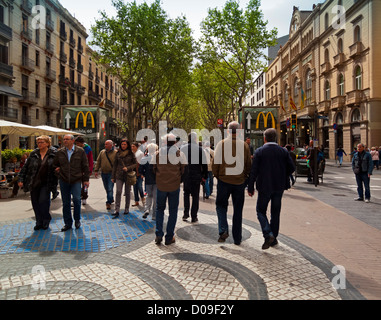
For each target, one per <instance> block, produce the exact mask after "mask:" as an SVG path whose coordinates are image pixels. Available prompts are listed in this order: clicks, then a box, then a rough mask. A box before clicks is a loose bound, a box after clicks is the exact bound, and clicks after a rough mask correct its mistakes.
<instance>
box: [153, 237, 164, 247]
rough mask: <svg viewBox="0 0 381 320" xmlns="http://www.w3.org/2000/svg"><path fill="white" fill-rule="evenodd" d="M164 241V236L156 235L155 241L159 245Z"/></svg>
mask: <svg viewBox="0 0 381 320" xmlns="http://www.w3.org/2000/svg"><path fill="white" fill-rule="evenodd" d="M162 241H163V237H159V236H156V238H155V243H156V244H157V245H159V244H161V242H162Z"/></svg>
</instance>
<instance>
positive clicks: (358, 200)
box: [354, 198, 364, 201]
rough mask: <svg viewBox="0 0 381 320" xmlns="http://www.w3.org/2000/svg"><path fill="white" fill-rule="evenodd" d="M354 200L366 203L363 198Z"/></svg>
mask: <svg viewBox="0 0 381 320" xmlns="http://www.w3.org/2000/svg"><path fill="white" fill-rule="evenodd" d="M354 200H355V201H364V199H363V198H355V199H354Z"/></svg>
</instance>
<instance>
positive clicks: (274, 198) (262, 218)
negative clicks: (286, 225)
mask: <svg viewBox="0 0 381 320" xmlns="http://www.w3.org/2000/svg"><path fill="white" fill-rule="evenodd" d="M282 196H283V192H273V193H272V194H270V195H268V194H263V193H260V192H259V193H258V199H257V217H258V220H259V223H260V225H261V228H262V233H263V237H264V238H267V237H269V236H270V235H273V236H274V237H275V238H276V237H277V236H278V234H279V222H280V210H281V207H282ZM270 201H271V210H270V212H271V221H270V223H269V220H268V219H267V215H266V213H267V207H268V204H269V202H270Z"/></svg>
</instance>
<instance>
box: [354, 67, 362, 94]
mask: <svg viewBox="0 0 381 320" xmlns="http://www.w3.org/2000/svg"><path fill="white" fill-rule="evenodd" d="M355 89H356V90H361V89H362V73H361V68H360V66H357V67H356V69H355Z"/></svg>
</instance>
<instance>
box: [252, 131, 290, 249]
mask: <svg viewBox="0 0 381 320" xmlns="http://www.w3.org/2000/svg"><path fill="white" fill-rule="evenodd" d="M276 141H277V133H276V130H275V129H272V128H271V129H267V130H266V131H265V132H264V142H265V144H264V146H262V147H260V148H258V149H257V150H256V152H255V154H254V160H253V164H252V166H251V172H250V177H249V186H248V193H249V196H250V197H252V196H253V195H254V183H255V184H256V188H257V190H258V199H257V216H258V220H259V223H260V225H261V228H262V233H263V237H264V238H265V242H264V243H263V245H262V249H263V250H265V249H268V248H269V247H270V246H274V245H276V244H277V243H278V241H277V236H278V234H279V221H280V220H279V219H280V211H281V205H282V196H283V192H284V190H287V189H289V188H290V179H289V177H290V175H291V174H292V173H293V172H294V171H295V165H294V162H293V161H292V159H291V157H290V154H289V152H288V151H287V150H285V149H284V148H282V147H280V146H279V145H278V144H277V143H276ZM270 201H271V222H270V223H269V221H268V219H267V215H266V212H267V206H268V204H269V202H270Z"/></svg>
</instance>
